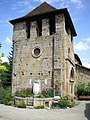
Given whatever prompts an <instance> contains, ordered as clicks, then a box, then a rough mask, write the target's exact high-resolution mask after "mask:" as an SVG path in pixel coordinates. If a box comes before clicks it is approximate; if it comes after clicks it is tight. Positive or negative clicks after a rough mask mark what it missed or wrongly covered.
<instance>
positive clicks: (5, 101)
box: [3, 90, 14, 105]
mask: <svg viewBox="0 0 90 120" xmlns="http://www.w3.org/2000/svg"><path fill="white" fill-rule="evenodd" d="M13 101H14V98H13V96H12V93H11V91H10V90H8V91H7V93H6V94H5V96H4V98H3V104H5V105H12V104H13Z"/></svg>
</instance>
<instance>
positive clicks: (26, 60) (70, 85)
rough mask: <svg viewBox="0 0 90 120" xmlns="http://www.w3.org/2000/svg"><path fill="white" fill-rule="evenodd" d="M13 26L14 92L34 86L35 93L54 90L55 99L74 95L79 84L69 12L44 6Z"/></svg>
mask: <svg viewBox="0 0 90 120" xmlns="http://www.w3.org/2000/svg"><path fill="white" fill-rule="evenodd" d="M10 23H11V24H12V25H13V43H14V55H13V72H12V92H13V94H14V93H15V92H16V91H17V89H18V88H20V87H23V86H31V87H32V88H33V92H34V94H38V93H39V92H41V91H42V90H43V89H45V88H52V89H53V90H54V96H66V95H69V96H74V86H75V83H76V70H75V58H74V48H73V37H75V36H76V35H77V34H76V31H75V28H74V25H73V23H72V20H71V17H70V15H69V12H68V10H67V9H66V8H65V9H56V8H54V7H53V6H51V5H49V4H47V3H46V2H44V3H42V4H41V5H40V6H38V7H37V8H35V9H34V10H32V11H31V12H30V13H28V14H27V15H25V16H23V17H21V18H17V19H14V20H11V21H10Z"/></svg>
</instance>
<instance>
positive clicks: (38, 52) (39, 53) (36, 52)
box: [32, 47, 41, 57]
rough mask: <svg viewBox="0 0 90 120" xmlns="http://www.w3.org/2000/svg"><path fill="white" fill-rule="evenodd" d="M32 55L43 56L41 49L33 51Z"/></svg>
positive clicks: (36, 48)
mask: <svg viewBox="0 0 90 120" xmlns="http://www.w3.org/2000/svg"><path fill="white" fill-rule="evenodd" d="M32 55H33V57H39V56H40V55H41V50H40V48H39V47H35V48H34V49H33V50H32Z"/></svg>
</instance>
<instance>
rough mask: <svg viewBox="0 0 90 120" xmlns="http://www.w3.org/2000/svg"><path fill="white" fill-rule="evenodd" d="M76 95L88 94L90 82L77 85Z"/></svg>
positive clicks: (89, 93)
mask: <svg viewBox="0 0 90 120" xmlns="http://www.w3.org/2000/svg"><path fill="white" fill-rule="evenodd" d="M77 96H78V97H79V96H90V83H88V84H81V85H78V87H77Z"/></svg>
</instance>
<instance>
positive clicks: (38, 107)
mask: <svg viewBox="0 0 90 120" xmlns="http://www.w3.org/2000/svg"><path fill="white" fill-rule="evenodd" d="M34 108H35V109H44V106H43V105H40V106H36V107H34Z"/></svg>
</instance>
